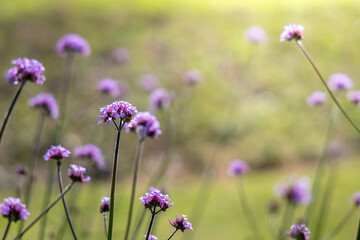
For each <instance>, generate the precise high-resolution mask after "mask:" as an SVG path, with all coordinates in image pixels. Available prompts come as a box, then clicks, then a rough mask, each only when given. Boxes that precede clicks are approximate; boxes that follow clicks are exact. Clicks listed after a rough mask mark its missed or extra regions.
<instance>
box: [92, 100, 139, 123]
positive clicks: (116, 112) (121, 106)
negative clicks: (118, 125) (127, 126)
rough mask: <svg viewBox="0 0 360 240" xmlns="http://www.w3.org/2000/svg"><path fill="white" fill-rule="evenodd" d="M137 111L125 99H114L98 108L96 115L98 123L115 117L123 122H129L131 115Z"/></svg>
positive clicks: (113, 119)
mask: <svg viewBox="0 0 360 240" xmlns="http://www.w3.org/2000/svg"><path fill="white" fill-rule="evenodd" d="M136 113H137V110H136V107H133V106H132V105H131V104H130V103H128V102H125V101H116V102H113V103H111V104H110V105H107V106H104V107H102V108H100V114H99V115H98V120H99V121H98V125H99V124H101V123H105V122H108V123H111V122H112V121H115V120H116V119H117V118H120V119H121V120H122V121H124V122H130V121H131V119H132V118H133V116H134V115H135V114H136Z"/></svg>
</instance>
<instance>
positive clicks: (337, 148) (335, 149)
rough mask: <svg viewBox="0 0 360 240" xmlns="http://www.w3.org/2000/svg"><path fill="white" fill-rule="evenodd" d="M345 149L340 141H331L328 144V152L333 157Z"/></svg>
mask: <svg viewBox="0 0 360 240" xmlns="http://www.w3.org/2000/svg"><path fill="white" fill-rule="evenodd" d="M343 150H344V146H343V144H342V142H340V141H336V140H334V141H331V142H330V143H329V145H328V153H329V154H330V156H331V157H339V156H340V155H341V154H342V152H343Z"/></svg>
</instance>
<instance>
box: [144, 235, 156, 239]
mask: <svg viewBox="0 0 360 240" xmlns="http://www.w3.org/2000/svg"><path fill="white" fill-rule="evenodd" d="M144 237H145V238H146V235H144ZM148 239H149V240H158V238H157V237H156V236H154V235H149V238H148Z"/></svg>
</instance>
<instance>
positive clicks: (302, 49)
mask: <svg viewBox="0 0 360 240" xmlns="http://www.w3.org/2000/svg"><path fill="white" fill-rule="evenodd" d="M296 44H297V45H298V46H299V48H300V50H301V51H302V53H303V54H304V56H305V57H306V59H307V60H308V61H309V63H310V64H311V66H312V67H313V69H314V70H315V72H316V74H317V75H318V77H319V78H320V80H321V82H322V83H323V84H324V86H325V88H326V90H327V91H328V93H329V95H330V97H331V98H332V100H333V101H334V102H335V104H336V106H337V107H338V108H339V109H340V111H341V113H342V114H343V115H344V117H345V118H346V119H347V120H348V121H349V123H350V124H351V125H352V126H353V127H354V128H355V129H356V131H357V132H358V133H359V134H360V129H359V128H358V127H357V126H356V125H355V123H354V122H353V121H352V120H351V119H350V117H349V115H348V114H347V113H346V112H345V110H344V109H343V108H342V106H341V105H340V103H339V102H338V100H337V99H336V97H335V96H334V94H333V92H332V91H331V90H330V89H329V87H328V85H327V84H326V82H325V80H324V78H323V76H322V75H321V73H320V71H319V70H318V68H317V67H316V66H315V63H314V62H313V61H312V59H311V58H310V56H309V55H308V53H307V52H306V50H305V49H304V47H303V46H302V44H301V41H300V40H298V41H296Z"/></svg>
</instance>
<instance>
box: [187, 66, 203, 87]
mask: <svg viewBox="0 0 360 240" xmlns="http://www.w3.org/2000/svg"><path fill="white" fill-rule="evenodd" d="M183 80H184V81H185V82H186V83H187V84H189V85H193V84H197V83H200V82H201V81H202V80H203V75H202V73H201V72H200V71H199V70H197V69H191V70H189V71H187V72H185V73H184V75H183Z"/></svg>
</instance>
